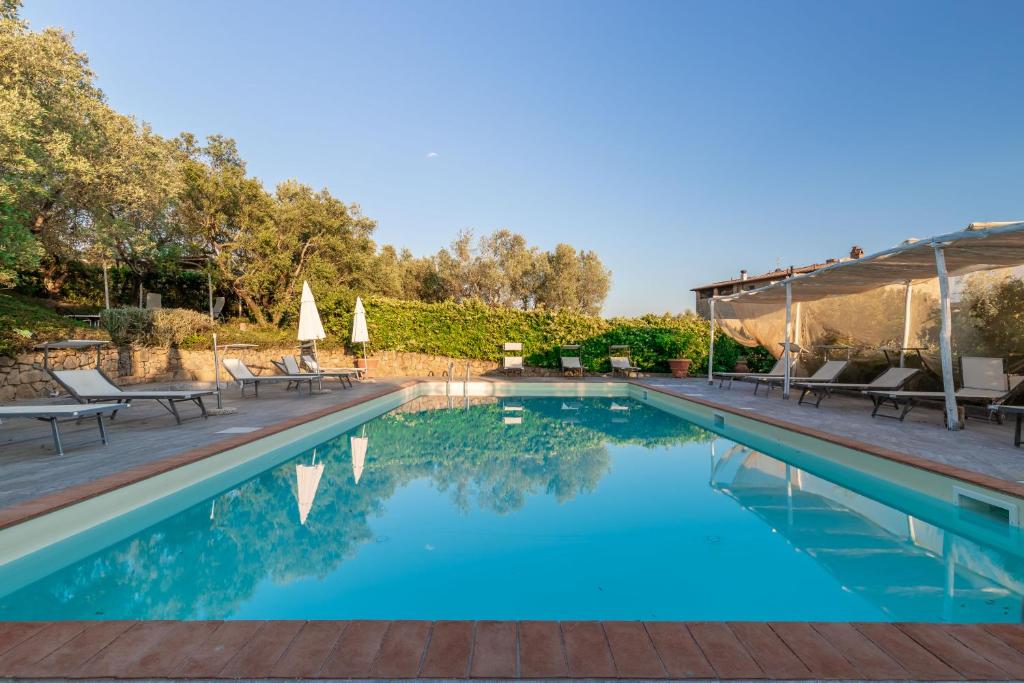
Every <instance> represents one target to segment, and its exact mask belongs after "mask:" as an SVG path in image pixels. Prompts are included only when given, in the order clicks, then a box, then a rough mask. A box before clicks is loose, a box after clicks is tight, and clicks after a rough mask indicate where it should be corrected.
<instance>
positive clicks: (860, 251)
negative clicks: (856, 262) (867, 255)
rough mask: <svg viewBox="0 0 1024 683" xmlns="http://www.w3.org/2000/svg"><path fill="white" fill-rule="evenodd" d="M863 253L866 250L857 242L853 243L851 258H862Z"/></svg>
mask: <svg viewBox="0 0 1024 683" xmlns="http://www.w3.org/2000/svg"><path fill="white" fill-rule="evenodd" d="M863 255H864V250H863V249H861V248H860V247H858V246H857V245H856V244H855V245H853V247H851V248H850V258H854V259H857V258H860V257H861V256H863Z"/></svg>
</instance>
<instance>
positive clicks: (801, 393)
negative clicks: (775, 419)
mask: <svg viewBox="0 0 1024 683" xmlns="http://www.w3.org/2000/svg"><path fill="white" fill-rule="evenodd" d="M806 396H807V389H806V388H804V389H803V390H801V391H800V400H799V401H797V402H796V404H797V405H798V406H802V405H803V404H804V397H806Z"/></svg>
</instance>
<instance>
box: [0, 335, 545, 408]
mask: <svg viewBox="0 0 1024 683" xmlns="http://www.w3.org/2000/svg"><path fill="white" fill-rule="evenodd" d="M294 353H295V349H294V348H285V349H246V350H244V351H241V352H229V354H228V355H230V356H231V357H235V358H241V359H242V360H243V361H244V362H245V363H246V365H248V366H249V367H250V368H252V370H253V371H254V372H257V373H259V374H273V373H274V372H275V369H274V366H273V365H272V364H271V360H280V358H281V357H282V356H283V355H285V354H294ZM222 355H223V354H222ZM372 358H375V359H376V360H377V368H375V369H374V370H372V371H371V374H372V375H373V376H376V377H441V376H443V375H444V373H445V372H446V371H447V370H448V364H449V363H450V362H454V363H455V373H454V374H455V377H456V378H461V377H463V376H464V374H465V371H466V363H467V362H468V363H469V364H470V374H471V375H472V376H474V377H478V376H480V375H485V374H495V373H496V372H497V370H498V367H499V364H498V363H496V362H494V361H484V360H470V361H467V360H466V359H459V358H450V357H448V356H433V355H427V354H422V353H405V352H399V351H383V352H379V353H377V354H375V355H373V356H372ZM320 362H321V364H322V365H323V366H324V367H352V366H353V365H354V364H355V358H354V357H353V356H352V355H349V354H345V353H342V352H339V351H332V350H325V351H321V352H320ZM50 366H51V367H52V368H57V369H64V370H75V369H78V368H94V367H96V351H95V350H83V351H53V352H51V353H50ZM99 367H100V368H101V369H102V370H103V372H105V373H106V374H107V375H108V376H109V377H111V378H112V379H114V380H115V381H116V382H117V383H118V384H119V385H122V386H127V385H132V384H140V383H144V382H159V383H177V382H182V383H184V382H213V380H214V370H213V351H212V350H183V349H174V348H156V347H127V346H124V347H114V346H109V347H104V348H102V349H101V350H100V359H99ZM525 374H526V375H527V376H551V375H557V374H560V373H558V372H557V371H553V370H549V369H545V368H527V369H526V373H525ZM228 379H229V377H228V375H227V373H226V372H224V371H223V370H222V372H221V380H222V381H224V380H228ZM58 389H59V386H58V385H57V383H56V382H54V381H53V380H52V379H51V378H50V377H49V375H48V374H47V373H46V372H45V371H44V370H43V354H42V352H37V353H28V354H23V355H20V356H17V357H15V358H11V357H8V356H0V402H7V401H15V400H18V399H38V398H46V397H48V396H51V395H53V392H56V391H57V390H58Z"/></svg>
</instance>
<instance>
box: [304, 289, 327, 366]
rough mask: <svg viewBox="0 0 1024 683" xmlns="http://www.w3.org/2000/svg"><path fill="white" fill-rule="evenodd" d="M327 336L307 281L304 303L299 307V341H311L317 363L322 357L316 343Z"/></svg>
mask: <svg viewBox="0 0 1024 683" xmlns="http://www.w3.org/2000/svg"><path fill="white" fill-rule="evenodd" d="M326 336H327V335H326V334H325V333H324V326H323V323H321V322H320V311H318V310H316V300H315V299H313V290H311V289H310V288H309V283H308V282H306V281H305V280H303V281H302V301H301V304H300V307H299V334H298V337H299V341H300V342H304V341H311V342H313V358H315V359H316V362H317V363H318V364H319V363H320V357H319V356H318V355H317V352H316V341H317V340H318V339H323V338H324V337H326Z"/></svg>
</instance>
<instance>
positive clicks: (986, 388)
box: [864, 356, 1024, 422]
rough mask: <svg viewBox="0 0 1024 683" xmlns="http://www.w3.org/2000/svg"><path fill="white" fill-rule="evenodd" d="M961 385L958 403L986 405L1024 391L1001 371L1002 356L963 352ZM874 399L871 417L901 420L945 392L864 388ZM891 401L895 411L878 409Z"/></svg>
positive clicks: (941, 396) (957, 398)
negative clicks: (1010, 381)
mask: <svg viewBox="0 0 1024 683" xmlns="http://www.w3.org/2000/svg"><path fill="white" fill-rule="evenodd" d="M960 369H961V376H962V377H963V386H962V387H961V388H960V389H957V391H956V402H957V404H959V405H973V406H981V407H983V408H985V409H988V408H989V407H991V406H995V405H999V404H1001V403H1005V402H1006V401H1008V400H1011V399H1012V398H1014V397H1015V396H1017V395H1019V394H1020V393H1022V392H1024V386H1022V385H1021V384H1017V385H1015V386H1012V387H1011V386H1010V384H1009V379H1008V376H1007V375H1006V373H1005V372H1004V371H1003V359H1002V358H982V357H978V356H964V357H963V358H961V359H960ZM864 393H866V394H867V395H868V396H870V397H871V401H872V402H873V403H874V410H872V411H871V416H872V417H894V418H896V419H898V420H900V421H901V422H902V421H903V419H904V418H906V416H907V413H909V412H910V411H911V410H913V409H914V408H916V407H917V406H919V405H921V404H924V403H938V402H943V401H945V398H946V394H945V393H944V392H942V391H877V390H872V391H866V392H864ZM888 404H892V406H893V407H894V408H895V409H896V410H897V411H898V414H896V415H888V414H886V413H882V412H879V411H880V410H881V408H882V407H883V406H885V405H888Z"/></svg>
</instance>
